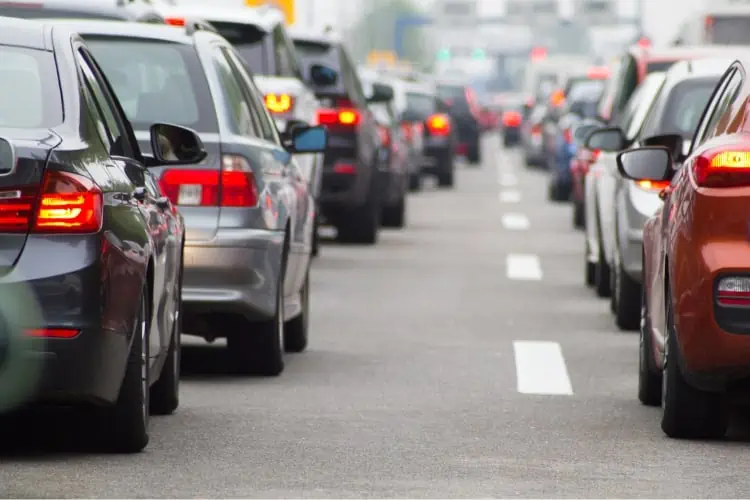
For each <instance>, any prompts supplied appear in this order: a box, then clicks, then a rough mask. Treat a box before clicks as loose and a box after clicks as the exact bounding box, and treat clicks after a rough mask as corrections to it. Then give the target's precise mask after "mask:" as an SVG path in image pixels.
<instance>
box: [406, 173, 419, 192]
mask: <svg viewBox="0 0 750 500" xmlns="http://www.w3.org/2000/svg"><path fill="white" fill-rule="evenodd" d="M421 190H422V174H418V173H417V174H411V175H409V191H411V192H412V193H417V192H419V191H421Z"/></svg>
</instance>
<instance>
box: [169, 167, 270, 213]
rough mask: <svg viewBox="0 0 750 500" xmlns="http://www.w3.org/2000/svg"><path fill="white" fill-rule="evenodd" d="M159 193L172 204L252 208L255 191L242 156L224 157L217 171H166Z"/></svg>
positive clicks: (251, 173)
mask: <svg viewBox="0 0 750 500" xmlns="http://www.w3.org/2000/svg"><path fill="white" fill-rule="evenodd" d="M159 185H160V186H161V190H162V192H163V193H164V194H165V196H167V197H168V198H169V199H170V200H171V201H172V203H174V204H175V205H182V206H196V207H217V206H222V207H254V206H256V205H257V204H258V188H257V186H256V185H255V176H254V174H253V170H252V167H251V166H250V164H249V163H248V162H247V160H246V159H245V158H243V157H241V156H224V157H222V161H221V171H218V170H187V169H185V170H183V169H169V170H165V171H164V173H163V174H162V176H161V178H160V179H159Z"/></svg>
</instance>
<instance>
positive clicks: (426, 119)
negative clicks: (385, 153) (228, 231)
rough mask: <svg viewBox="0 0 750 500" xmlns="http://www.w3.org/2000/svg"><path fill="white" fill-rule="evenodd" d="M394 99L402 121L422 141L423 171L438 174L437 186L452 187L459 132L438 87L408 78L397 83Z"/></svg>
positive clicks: (416, 139) (411, 133)
mask: <svg viewBox="0 0 750 500" xmlns="http://www.w3.org/2000/svg"><path fill="white" fill-rule="evenodd" d="M396 88H397V89H398V90H397V91H396V94H395V98H394V103H395V105H396V107H397V109H398V110H399V115H400V121H401V125H402V127H403V128H404V129H405V130H410V131H411V132H410V134H409V135H410V137H412V139H413V141H414V142H417V143H418V144H420V145H421V151H422V154H421V155H420V159H419V162H420V164H419V167H420V174H419V177H418V178H415V179H413V181H412V184H416V183H418V182H421V177H422V176H423V175H431V176H434V177H436V178H437V183H438V186H439V187H441V188H451V187H453V186H454V185H455V178H456V136H455V134H456V132H455V126H454V124H453V120H452V119H451V117H450V115H449V114H448V113H447V110H448V106H447V105H446V104H445V103H444V102H443V101H442V100H441V99H440V97H438V93H437V88H436V87H435V85H434V84H433V83H430V82H428V81H422V82H411V81H410V82H405V83H404V84H403V85H400V86H397V87H396Z"/></svg>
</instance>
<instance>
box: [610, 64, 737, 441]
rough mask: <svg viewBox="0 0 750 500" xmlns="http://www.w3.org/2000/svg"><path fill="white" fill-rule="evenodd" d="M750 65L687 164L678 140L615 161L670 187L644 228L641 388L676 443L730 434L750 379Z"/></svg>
mask: <svg viewBox="0 0 750 500" xmlns="http://www.w3.org/2000/svg"><path fill="white" fill-rule="evenodd" d="M749 66H750V57H748V58H746V59H744V60H742V62H739V61H737V62H735V63H734V64H732V65H731V66H730V68H729V69H728V70H727V71H726V73H725V74H724V75H723V76H722V78H721V80H720V81H719V83H718V85H717V87H716V89H715V90H714V93H713V95H712V97H711V100H710V101H709V103H708V105H707V107H706V108H705V111H704V114H703V116H702V118H701V120H700V122H699V124H698V127H697V129H696V133H695V136H694V139H693V143H692V146H691V151H690V153H689V154H687V155H686V157H683V155H682V153H681V152H680V151H679V148H678V147H676V145H677V144H678V143H679V141H677V140H676V139H675V140H674V141H673V142H674V144H675V147H672V148H665V147H659V146H652V147H644V148H637V149H631V150H628V151H624V152H622V153H620V154H619V155H618V158H617V163H618V169H619V171H620V173H621V174H622V175H624V176H625V177H627V178H630V179H634V180H639V181H652V182H653V181H667V180H668V181H671V182H670V185H669V187H667V188H665V189H664V190H663V191H662V194H661V197H662V199H663V201H664V203H663V205H662V207H661V208H660V209H659V211H657V212H656V214H655V215H654V216H653V217H652V218H650V219H649V220H648V221H647V223H646V224H645V226H644V229H643V295H642V297H643V305H642V308H641V316H642V317H641V343H640V369H639V387H638V397H639V399H640V400H641V402H643V403H644V404H646V405H653V406H658V405H659V404H661V405H662V407H663V411H662V419H661V427H662V429H663V430H664V432H665V433H666V434H667V435H668V436H670V437H675V438H717V437H721V436H723V435H724V434H725V432H726V429H727V416H728V415H727V414H728V412H727V405H728V402H729V400H730V398H731V397H732V396H735V395H737V394H738V393H740V394H745V395H746V394H747V388H748V385H747V382H748V381H750V204H749V203H748V200H750V107H748V102H750V83H749V81H748V77H747V70H748V68H749ZM660 142H661V143H662V144H664V143H666V142H668V141H660ZM672 155H677V156H678V157H677V158H673V157H672ZM681 160H684V161H681ZM680 163H682V166H681V167H679V168H675V165H678V164H680Z"/></svg>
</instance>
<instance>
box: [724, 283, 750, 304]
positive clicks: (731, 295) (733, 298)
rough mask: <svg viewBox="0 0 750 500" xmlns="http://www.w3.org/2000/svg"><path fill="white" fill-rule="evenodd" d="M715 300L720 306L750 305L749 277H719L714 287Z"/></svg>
mask: <svg viewBox="0 0 750 500" xmlns="http://www.w3.org/2000/svg"><path fill="white" fill-rule="evenodd" d="M716 301H717V302H718V303H719V304H720V305H722V306H742V307H750V277H747V276H730V277H726V278H721V279H720V280H719V283H718V285H717V287H716Z"/></svg>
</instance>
